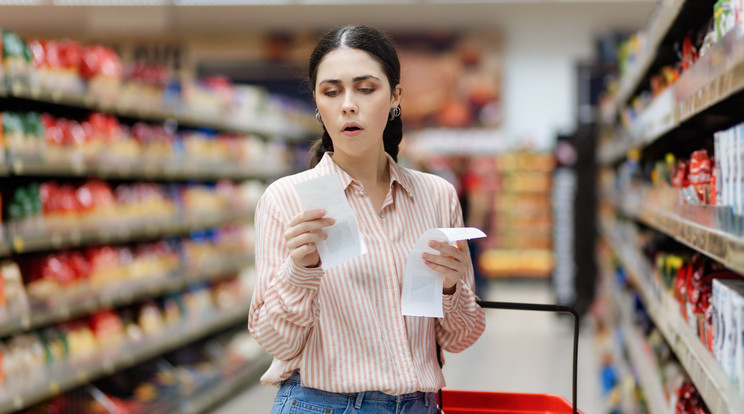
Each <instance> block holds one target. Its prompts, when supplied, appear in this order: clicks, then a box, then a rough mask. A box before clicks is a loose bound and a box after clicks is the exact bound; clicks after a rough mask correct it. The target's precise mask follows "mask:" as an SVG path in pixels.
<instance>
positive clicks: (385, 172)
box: [333, 152, 390, 188]
mask: <svg viewBox="0 0 744 414" xmlns="http://www.w3.org/2000/svg"><path fill="white" fill-rule="evenodd" d="M333 161H334V162H335V163H336V164H338V166H339V167H341V169H343V170H344V171H346V172H347V173H348V174H349V175H350V176H351V178H353V179H355V180H357V181H359V182H361V183H362V185H364V187H365V188H370V186H371V187H376V186H378V185H387V184H388V183H389V182H390V167H389V166H388V159H387V156H386V155H385V153H384V152H382V153H381V154H380V155H379V156H378V157H369V156H367V157H361V158H352V157H348V156H347V155H346V154H339V153H334V154H333Z"/></svg>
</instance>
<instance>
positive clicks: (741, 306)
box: [731, 291, 744, 397]
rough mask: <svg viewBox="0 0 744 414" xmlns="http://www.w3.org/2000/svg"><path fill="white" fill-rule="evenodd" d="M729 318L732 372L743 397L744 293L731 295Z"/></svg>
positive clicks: (738, 292)
mask: <svg viewBox="0 0 744 414" xmlns="http://www.w3.org/2000/svg"><path fill="white" fill-rule="evenodd" d="M731 319H732V327H731V334H732V340H731V344H732V347H733V348H734V349H733V358H734V361H733V370H732V374H733V379H734V382H735V383H736V386H737V389H738V390H739V394H740V395H741V396H742V397H744V294H742V292H740V291H737V292H735V294H734V295H732V297H731Z"/></svg>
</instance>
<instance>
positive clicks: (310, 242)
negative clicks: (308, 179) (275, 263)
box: [284, 210, 336, 267]
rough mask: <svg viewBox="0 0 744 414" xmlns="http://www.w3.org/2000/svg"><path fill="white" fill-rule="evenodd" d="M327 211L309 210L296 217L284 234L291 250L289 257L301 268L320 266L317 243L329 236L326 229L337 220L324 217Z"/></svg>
mask: <svg viewBox="0 0 744 414" xmlns="http://www.w3.org/2000/svg"><path fill="white" fill-rule="evenodd" d="M325 214H326V211H325V210H307V211H303V212H302V213H300V214H298V215H296V216H294V217H293V218H292V220H290V221H289V227H288V228H287V231H285V232H284V240H285V241H286V243H287V248H288V249H289V257H290V258H292V261H293V262H294V263H295V265H297V266H299V267H318V266H320V255H318V248H317V247H316V246H315V243H317V242H319V241H321V240H325V239H326V238H327V237H328V236H327V235H326V234H325V232H323V228H324V227H329V226H332V225H333V224H334V223H335V222H336V220H334V219H332V218H330V217H324V216H325Z"/></svg>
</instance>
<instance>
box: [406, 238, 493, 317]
mask: <svg viewBox="0 0 744 414" xmlns="http://www.w3.org/2000/svg"><path fill="white" fill-rule="evenodd" d="M481 237H486V233H483V231H481V230H480V229H477V228H475V227H457V228H438V229H429V230H427V231H426V232H425V233H424V234H423V235H421V237H419V239H418V240H417V241H416V245H415V246H413V250H412V251H411V253H410V254H408V262H406V269H405V271H404V272H403V292H402V295H401V303H400V305H401V310H402V311H403V315H408V316H430V317H434V318H441V317H443V316H444V314H443V312H442V287H443V285H444V276H442V274H441V273H439V272H437V271H436V270H434V269H432V268H430V267H429V266H427V265H426V263H424V258H423V254H424V252H428V253H432V254H440V253H439V251H438V250H435V249H433V248H431V247H429V242H430V241H432V240H436V241H439V242H448V243H451V242H455V241H458V240H467V239H478V238H481ZM469 259H470V258H468V260H469Z"/></svg>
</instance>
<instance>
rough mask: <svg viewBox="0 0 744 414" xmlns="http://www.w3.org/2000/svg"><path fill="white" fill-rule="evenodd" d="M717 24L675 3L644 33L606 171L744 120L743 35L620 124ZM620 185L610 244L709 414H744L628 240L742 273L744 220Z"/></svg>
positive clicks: (604, 150) (705, 10)
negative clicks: (635, 154)
mask: <svg viewBox="0 0 744 414" xmlns="http://www.w3.org/2000/svg"><path fill="white" fill-rule="evenodd" d="M711 16H713V5H712V4H711V3H710V2H702V1H697V0H668V1H664V2H661V3H660V6H659V8H658V9H657V10H656V12H655V14H654V15H653V16H652V18H651V20H650V23H649V26H648V28H647V30H646V33H645V36H646V39H645V46H644V49H643V51H642V52H641V53H640V55H638V56H637V57H636V62H635V65H634V66H633V68H632V70H631V71H630V72H629V73H627V74H626V76H624V77H623V78H622V79H621V81H620V84H619V90H618V92H617V94H616V96H615V97H614V100H613V101H612V103H611V105H608V106H607V107H605V108H603V110H602V121H603V123H604V124H605V131H612V132H611V139H609V140H605V141H604V142H602V143H601V145H600V146H599V147H598V153H597V157H598V161H599V164H600V166H601V168H604V169H607V170H609V169H613V168H615V167H616V166H617V165H618V164H620V163H621V162H622V161H624V160H625V158H626V157H627V156H628V154H629V153H630V152H631V151H632V150H639V152H640V153H641V154H642V156H641V162H646V161H653V160H659V159H661V157H662V155H660V154H663V153H665V152H667V151H669V152H674V151H675V150H676V148H677V147H679V148H684V150H681V151H686V150H687V148H688V147H693V146H694V147H696V149H699V148H702V147H704V145H705V144H704V143H703V141H704V140H705V139H706V138H711V137H712V136H713V134H714V133H715V132H717V131H720V130H724V129H727V128H729V127H731V126H732V125H735V124H738V123H740V122H741V121H742V120H744V116H742V114H741V110H740V108H741V104H742V102H744V41H742V39H743V38H744V37H742V34H744V33H743V32H742V29H741V28H737V29H734V30H732V31H730V32H729V33H728V34H726V35H725V36H724V37H723V38H720V39H719V40H718V41H717V42H716V43H715V44H714V45H712V46H711V47H709V48H708V49H707V50H706V51H705V53H704V54H703V56H701V57H700V58H699V59H697V61H696V62H695V63H694V64H692V65H691V66H690V67H689V68H688V69H686V70H684V71H683V73H682V74H681V75H680V76H679V79H677V80H676V81H675V82H674V83H673V84H672V85H670V86H667V87H666V88H665V89H664V90H663V91H662V92H661V93H659V94H658V95H656V96H655V97H654V98H653V100H652V101H651V102H650V103H649V105H647V106H646V108H645V109H643V111H642V112H641V113H639V114H636V116H635V118H634V119H633V121H632V124H631V125H628V126H627V127H623V126H622V125H621V123H620V121H619V118H620V114H621V111H623V107H624V106H626V105H630V102H631V100H632V99H633V97H634V96H635V95H638V94H639V93H640V92H642V91H644V90H650V79H651V77H652V76H653V75H655V74H656V73H658V72H659V71H660V69H661V68H662V67H663V66H665V65H671V64H674V63H676V62H677V61H678V60H679V59H678V58H675V57H674V56H672V55H673V52H674V47H673V44H674V42H679V43H681V42H682V39H683V37H684V36H685V35H687V34H688V33H694V32H695V31H697V30H699V29H701V28H703V27H704V26H705V25H706V24H707V21H708V20H709V19H710V18H711ZM626 118H627V117H626ZM626 120H627V119H626ZM690 152H691V151H690ZM687 154H689V152H688V153H687ZM644 157H646V158H648V160H646V159H645V158H644ZM633 160H635V158H633ZM628 165H631V166H632V165H634V164H630V163H629V164H628ZM643 165H646V164H643ZM631 168H632V167H631ZM603 175H604V174H603ZM626 177H627V176H625V175H623V176H621V178H626ZM638 181H640V180H638ZM617 183H621V184H620V185H619V187H621V188H629V189H628V190H624V192H617V191H615V192H613V193H612V194H611V196H610V195H609V191H611V190H610V189H609V188H604V191H605V192H607V195H606V196H604V197H602V198H603V200H602V202H601V204H602V205H604V206H608V205H609V206H611V207H612V208H611V210H612V211H610V210H604V211H605V212H606V213H607V214H605V215H604V217H603V219H602V221H601V226H600V227H601V233H602V235H603V237H604V238H605V239H606V240H607V241H608V244H610V245H611V246H612V248H613V250H614V251H615V252H616V256H617V257H618V258H619V260H620V262H621V263H622V266H623V267H624V268H625V270H626V272H627V274H628V275H629V280H630V282H631V285H632V286H633V288H634V289H635V290H637V291H638V293H639V295H640V297H641V300H642V301H643V304H644V306H645V308H646V310H647V311H648V314H649V315H650V317H651V319H652V320H653V321H654V323H655V325H656V327H657V328H658V329H659V331H660V332H661V334H662V335H663V336H664V338H665V340H666V342H667V343H668V344H669V346H670V348H671V349H672V351H673V352H674V353H675V355H676V356H677V358H678V359H679V361H680V363H681V364H682V366H683V367H684V369H685V370H686V371H687V374H688V375H689V376H690V378H691V380H692V382H693V383H694V385H695V387H696V388H697V389H698V391H699V392H700V394H701V395H702V397H703V399H704V401H705V403H706V404H707V406H708V408H709V409H710V410H711V412H713V413H741V412H744V398H742V397H741V396H740V395H739V392H738V390H737V387H736V386H735V385H734V384H733V383H732V382H731V380H730V379H729V378H728V376H727V375H726V374H725V373H724V371H723V369H722V368H721V367H720V365H719V364H718V362H716V360H715V358H714V356H713V355H712V354H711V352H709V351H708V349H707V347H706V346H704V345H703V343H702V342H701V340H700V339H699V338H698V337H697V336H696V334H695V333H694V331H693V330H692V329H691V327H690V326H689V325H688V324H687V322H686V321H685V320H684V318H683V317H682V316H681V313H680V304H679V303H678V302H677V300H676V299H675V298H674V297H673V296H672V294H671V293H670V292H669V291H668V290H667V289H666V287H665V286H663V285H662V283H661V282H660V281H658V280H657V279H656V278H655V277H656V276H655V275H654V273H653V271H652V268H651V264H650V263H649V262H648V259H646V258H645V257H644V256H643V255H642V254H641V252H640V247H639V246H636V245H635V243H637V242H638V241H637V239H636V237H635V236H634V235H633V234H625V231H626V230H628V229H629V228H634V227H635V223H642V224H644V225H645V226H647V227H649V228H650V229H652V230H654V231H656V232H660V233H663V234H666V235H668V236H670V237H672V238H673V239H675V240H677V241H679V242H680V243H682V244H684V245H686V246H688V247H689V248H691V249H692V250H693V251H696V252H700V253H702V254H704V255H706V256H708V257H709V258H711V259H713V260H715V261H717V262H719V263H721V264H723V265H725V266H727V267H728V268H730V269H732V270H734V271H737V272H740V273H744V219H742V218H741V217H737V216H735V215H734V214H733V213H732V212H731V209H730V208H722V207H714V206H689V205H681V203H680V202H679V201H678V199H679V198H678V197H677V193H676V191H677V189H671V190H669V191H670V193H666V192H665V191H666V190H664V189H658V188H650V186H646V187H644V186H645V185H646V184H645V183H642V184H640V185H641V187H640V188H639V183H638V182H633V183H632V184H629V183H627V182H626V180H624V179H623V180H617V181H616V182H615V184H616V185H617ZM610 217H612V218H610ZM615 296H616V301H619V302H621V305H622V299H623V298H622V295H620V294H619V293H616V295H615ZM620 313H621V314H622V315H624V316H622V315H621V316H622V324H623V325H625V330H626V332H628V334H627V338H626V340H627V343H626V347H627V348H628V351H629V352H628V354H629V355H630V357H631V359H633V360H634V362H635V365H637V366H638V367H639V376H640V378H639V381H640V382H641V385H642V387H643V389H644V390H646V391H647V394H648V395H649V397H650V398H651V400H649V407H650V409H651V411H652V412H660V413H661V412H666V411H659V410H661V408H660V407H659V404H658V402H653V398H655V397H654V396H653V394H659V393H661V390H660V389H659V388H658V387H657V385H658V374H657V373H656V372H654V370H649V369H646V367H648V366H650V365H651V364H650V362H649V361H648V360H647V358H644V357H648V355H646V354H645V352H644V348H643V342H641V341H642V338H640V337H639V336H638V335H637V332H636V331H634V329H633V327H632V319H629V317H630V315H631V314H630V313H628V309H625V310H622V309H621V312H620Z"/></svg>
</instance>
